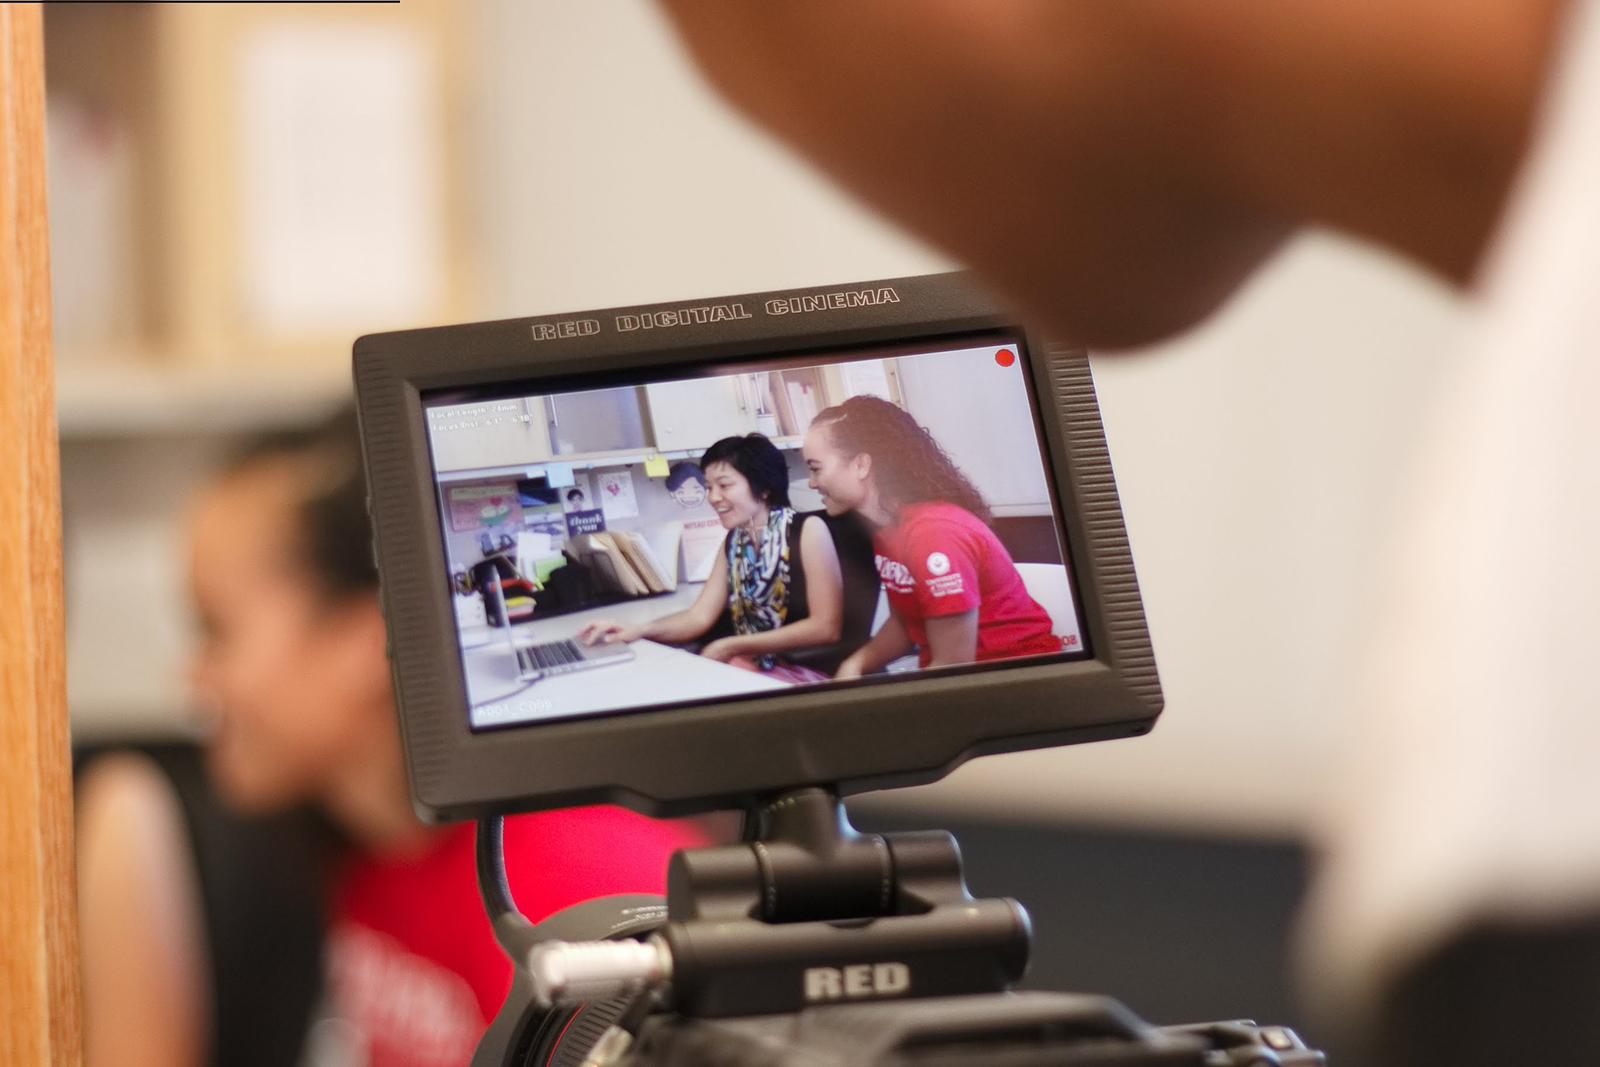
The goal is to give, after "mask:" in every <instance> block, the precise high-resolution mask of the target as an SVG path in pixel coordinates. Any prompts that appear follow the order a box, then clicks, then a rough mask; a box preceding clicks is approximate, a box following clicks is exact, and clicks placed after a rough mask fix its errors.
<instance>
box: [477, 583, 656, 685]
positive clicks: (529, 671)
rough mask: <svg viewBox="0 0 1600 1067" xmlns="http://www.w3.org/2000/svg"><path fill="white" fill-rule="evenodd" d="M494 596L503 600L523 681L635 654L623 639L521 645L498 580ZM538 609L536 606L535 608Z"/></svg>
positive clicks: (503, 615) (502, 611) (622, 659)
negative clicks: (513, 631)
mask: <svg viewBox="0 0 1600 1067" xmlns="http://www.w3.org/2000/svg"><path fill="white" fill-rule="evenodd" d="M492 588H493V589H494V593H495V597H496V598H497V599H498V600H499V602H500V617H501V618H502V619H505V620H507V622H508V625H506V626H505V627H504V629H505V632H506V646H507V647H508V648H510V649H511V654H512V657H513V659H514V660H515V662H516V665H517V677H518V678H520V679H521V680H522V681H524V682H536V681H538V680H539V679H540V678H545V677H549V676H551V675H557V674H569V673H571V672H572V671H581V670H587V669H588V668H590V667H606V666H609V665H611V664H613V663H626V662H628V661H629V660H631V659H633V658H634V653H633V649H631V648H629V647H628V646H627V645H626V644H624V643H623V642H620V641H619V642H617V643H615V644H610V645H605V644H601V645H586V644H584V643H583V642H582V641H578V640H576V639H574V638H570V637H569V638H566V639H564V640H560V641H546V642H544V643H543V644H537V645H519V644H517V640H516V637H515V635H514V634H513V633H512V627H511V626H510V625H509V620H510V618H511V616H510V615H509V614H508V613H507V612H506V595H505V589H504V588H503V587H502V586H501V584H500V583H499V582H498V581H496V582H495V583H494V585H493V587H492ZM535 610H537V609H535Z"/></svg>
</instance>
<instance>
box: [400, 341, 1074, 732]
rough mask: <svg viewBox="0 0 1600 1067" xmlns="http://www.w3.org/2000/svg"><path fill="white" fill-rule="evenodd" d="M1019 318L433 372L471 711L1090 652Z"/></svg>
mask: <svg viewBox="0 0 1600 1067" xmlns="http://www.w3.org/2000/svg"><path fill="white" fill-rule="evenodd" d="M1028 359H1029V353H1028V351H1027V349H1026V346H1025V345H1024V343H1023V340H1022V338H1021V336H1020V335H1016V334H1010V333H995V334H983V335H977V336H971V335H969V336H966V337H961V338H956V339H950V340H946V341H943V342H939V341H934V342H919V343H917V344H915V345H877V346H872V347H858V348H854V349H848V350H832V351H826V352H810V353H804V352H802V353H790V354H786V355H783V356H780V357H768V358H761V359H755V360H741V361H740V362H738V363H734V364H718V365H711V364H706V365H702V366H692V367H684V366H682V365H679V366H678V367H676V368H673V369H672V371H671V372H669V373H667V374H666V376H663V377H648V376H644V375H635V377H634V378H632V379H630V380H618V378H617V376H616V375H615V374H612V375H608V376H605V377H599V378H595V379H593V380H589V381H585V380H576V379H564V380H562V381H561V383H560V387H559V388H555V389H552V387H551V385H550V384H549V383H543V384H541V386H539V387H537V388H535V387H533V386H526V387H518V386H515V385H511V386H507V385H503V384H502V385H496V386H494V387H493V388H485V389H477V390H459V389H456V390H450V391H440V392H434V393H428V394H424V396H423V404H424V408H425V410H426V429H427V439H428V447H429V452H430V456H431V459H432V464H433V472H434V479H435V482H436V484H437V490H438V492H437V504H438V518H439V524H440V530H441V532H442V535H443V544H444V546H445V556H446V558H445V559H443V560H441V561H440V566H442V567H444V568H446V570H447V571H448V573H449V575H450V580H451V585H452V588H453V589H454V593H455V595H454V596H453V598H452V599H453V601H454V605H455V609H456V610H455V623H456V632H457V636H458V638H459V648H460V655H461V663H462V667H463V676H464V679H465V685H466V688H467V693H466V697H467V705H468V707H469V709H470V711H469V720H470V725H471V727H472V728H473V729H475V730H476V729H484V728H491V727H501V726H511V725H523V724H530V723H536V722H544V721H552V720H562V719H572V718H576V717H584V716H597V715H615V714H621V713H641V712H651V711H656V710H660V709H664V708H670V707H680V706H684V705H691V704H704V703H707V702H715V701H719V700H729V699H749V698H751V697H760V696H762V695H769V694H778V693H783V692H787V691H791V690H793V689H795V688H797V687H807V688H826V687H830V686H834V687H838V686H858V685H893V684H895V682H896V681H897V680H901V679H905V678H909V677H915V676H917V675H919V674H921V673H924V672H929V671H962V672H973V671H988V670H1007V669H1011V668H1014V667H1017V666H1019V665H1025V664H1028V663H1035V662H1039V661H1040V660H1041V659H1055V660H1060V659H1068V658H1082V657H1085V656H1087V655H1088V654H1089V649H1088V648H1087V647H1086V646H1087V639H1086V634H1085V628H1084V624H1083V618H1082V612H1081V609H1080V607H1079V598H1078V593H1077V583H1076V581H1075V578H1074V574H1073V568H1072V561H1071V560H1070V559H1069V557H1068V554H1067V552H1066V550H1065V547H1064V546H1065V537H1064V536H1063V530H1062V526H1061V521H1060V518H1059V516H1060V509H1059V506H1058V502H1057V501H1056V500H1055V497H1054V490H1053V486H1054V484H1055V479H1053V478H1052V477H1051V476H1050V472H1048V471H1047V470H1046V464H1047V462H1048V460H1047V459H1046V453H1045V449H1044V448H1043V445H1042V441H1041V436H1040V427H1039V419H1038V414H1037V406H1036V404H1035V400H1034V398H1033V396H1032V395H1031V384H1030V381H1031V376H1030V374H1029V373H1028V369H1027V361H1028Z"/></svg>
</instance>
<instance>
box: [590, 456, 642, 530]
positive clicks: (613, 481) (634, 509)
mask: <svg viewBox="0 0 1600 1067" xmlns="http://www.w3.org/2000/svg"><path fill="white" fill-rule="evenodd" d="M594 493H595V496H597V497H599V498H600V510H602V511H604V512H605V513H606V521H607V522H616V521H617V520H618V519H634V518H638V516H639V500H638V498H637V497H635V496H634V494H633V472H632V471H630V470H627V469H623V470H620V471H601V472H599V473H598V474H596V475H595V476H594Z"/></svg>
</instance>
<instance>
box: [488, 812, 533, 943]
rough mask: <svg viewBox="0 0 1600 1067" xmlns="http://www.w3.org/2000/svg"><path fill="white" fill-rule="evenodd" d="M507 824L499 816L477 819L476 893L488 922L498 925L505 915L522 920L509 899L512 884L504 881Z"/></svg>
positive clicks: (515, 903)
mask: <svg viewBox="0 0 1600 1067" xmlns="http://www.w3.org/2000/svg"><path fill="white" fill-rule="evenodd" d="M505 840H506V823H505V819H503V818H502V817H501V816H499V815H491V816H489V817H488V818H486V819H479V820H478V845H477V860H478V893H479V895H480V896H482V897H483V910H484V911H486V912H488V913H489V921H490V922H491V923H495V924H496V925H498V924H499V922H500V919H501V918H502V917H504V916H506V915H516V916H518V917H521V914H522V913H521V912H519V911H517V902H516V901H515V900H513V899H511V882H510V881H509V880H508V879H507V878H506V848H505Z"/></svg>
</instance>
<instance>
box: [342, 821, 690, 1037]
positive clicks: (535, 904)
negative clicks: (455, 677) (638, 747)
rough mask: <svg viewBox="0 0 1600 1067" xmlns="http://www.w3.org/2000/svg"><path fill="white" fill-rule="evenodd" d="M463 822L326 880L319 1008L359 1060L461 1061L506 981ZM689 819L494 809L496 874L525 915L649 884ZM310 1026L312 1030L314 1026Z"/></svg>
mask: <svg viewBox="0 0 1600 1067" xmlns="http://www.w3.org/2000/svg"><path fill="white" fill-rule="evenodd" d="M473 840H474V827H473V824H471V823H464V824H462V825H459V826H453V827H450V828H449V829H447V830H445V831H443V832H442V833H441V835H440V837H439V838H438V840H437V842H436V843H435V844H434V845H433V846H432V847H431V848H429V849H428V850H427V851H426V852H424V853H422V854H420V855H415V856H409V857H406V858H403V859H395V858H375V857H369V856H359V857H356V858H354V859H352V860H351V861H350V862H349V864H348V865H347V867H346V868H345V869H344V870H343V871H341V872H340V875H339V877H338V879H337V880H336V882H335V885H334V892H333V908H332V912H331V919H330V922H329V927H328V940H327V958H326V964H325V966H326V969H327V978H328V999H329V1003H328V1008H329V1009H331V1011H332V1012H333V1014H334V1015H335V1016H337V1018H338V1019H339V1020H340V1023H339V1028H340V1030H341V1033H340V1035H339V1040H341V1041H354V1042H357V1043H358V1044H364V1045H365V1059H364V1060H363V1059H361V1058H360V1057H359V1055H358V1057H357V1060H356V1062H365V1063H366V1064H368V1065H369V1067H464V1065H465V1064H466V1063H467V1062H468V1061H469V1060H470V1059H471V1058H472V1051H473V1049H474V1048H475V1047H476V1045H477V1043H478V1038H479V1037H481V1036H482V1035H483V1031H484V1029H485V1028H486V1027H487V1026H488V1025H489V1020H490V1019H492V1018H493V1017H494V1014H495V1012H497V1011H498V1010H499V1009H500V1005H501V1003H502V1002H503V1001H504V1000H505V996H506V991H507V990H508V989H510V988H511V962H510V961H509V960H508V959H506V957H505V954H504V953H503V952H501V950H500V946H499V945H498V944H497V943H496V942H495V939H494V933H493V931H492V930H491V928H490V925H489V919H488V917H487V916H486V915H485V914H484V911H483V903H482V901H481V899H480V898H479V896H478V882H477V873H476V867H475V865H474V859H473ZM705 843H706V841H705V838H704V837H703V836H701V835H700V834H699V833H698V831H696V830H695V829H694V828H693V827H692V826H691V825H688V824H684V823H672V822H660V821H657V820H654V819H647V818H645V817H643V816H641V815H635V814H633V813H632V812H630V811H626V810H623V809H621V808H612V807H593V808H578V809H573V810H567V811H551V812H539V813H536V814H532V815H520V816H516V817H514V818H509V819H507V820H506V822H505V856H506V877H507V879H508V880H509V881H510V883H511V890H512V896H513V897H514V898H515V900H516V902H517V907H518V909H519V910H520V911H521V912H522V913H523V914H524V915H526V916H527V917H528V918H529V919H530V920H532V921H533V922H538V921H539V920H540V919H543V918H544V917H546V916H547V915H550V914H551V913H553V912H556V911H560V910H561V909H562V908H565V907H567V906H568V905H571V904H577V903H579V902H581V901H584V900H588V899H590V898H592V897H599V896H607V895H609V894H612V893H661V892H663V891H664V888H665V885H666V872H667V860H668V858H669V857H670V856H671V854H672V853H673V852H674V851H675V850H677V849H680V848H694V847H697V846H699V845H703V844H705ZM313 1040H317V1038H316V1037H315V1036H313Z"/></svg>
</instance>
